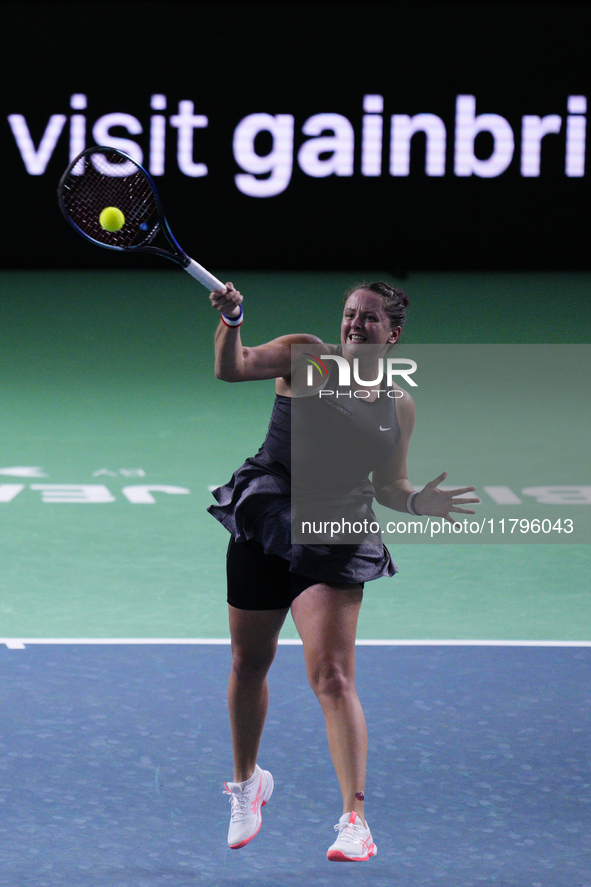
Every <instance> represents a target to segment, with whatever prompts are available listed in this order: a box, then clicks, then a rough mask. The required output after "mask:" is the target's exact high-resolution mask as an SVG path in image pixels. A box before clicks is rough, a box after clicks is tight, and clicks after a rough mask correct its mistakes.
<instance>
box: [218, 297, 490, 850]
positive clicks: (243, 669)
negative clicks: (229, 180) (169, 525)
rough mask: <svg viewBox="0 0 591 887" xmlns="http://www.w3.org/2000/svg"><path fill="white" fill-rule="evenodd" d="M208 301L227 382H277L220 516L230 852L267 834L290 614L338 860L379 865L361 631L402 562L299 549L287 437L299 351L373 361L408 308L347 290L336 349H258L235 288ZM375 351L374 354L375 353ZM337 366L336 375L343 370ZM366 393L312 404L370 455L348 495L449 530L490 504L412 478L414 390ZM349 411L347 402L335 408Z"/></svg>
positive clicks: (377, 551)
mask: <svg viewBox="0 0 591 887" xmlns="http://www.w3.org/2000/svg"><path fill="white" fill-rule="evenodd" d="M210 300H211V303H212V305H213V307H214V309H216V310H217V311H219V312H220V323H219V326H218V329H217V332H216V337H215V372H216V376H217V377H218V378H219V379H223V380H225V381H227V382H243V381H254V380H258V379H275V380H276V398H275V403H274V407H273V412H272V416H271V422H270V425H269V430H268V432H267V436H266V438H265V441H264V443H263V445H262V446H261V449H260V450H259V452H258V453H257V454H256V455H255V456H253V457H251V458H250V459H247V460H246V462H245V463H244V464H243V465H242V466H241V467H240V468H239V469H238V470H237V471H236V472H235V473H234V475H233V477H232V479H231V481H230V482H229V483H228V484H226V485H225V486H222V487H219V488H218V489H216V490H215V491H214V497H215V498H216V500H217V503H218V504H217V505H212V506H211V507H210V509H209V511H210V513H211V514H213V516H214V517H215V518H216V519H217V520H219V521H220V522H221V523H222V524H223V525H224V526H225V527H226V529H228V530H229V531H230V534H231V538H230V542H229V547H228V555H227V577H228V605H229V620H230V634H231V641H232V670H231V674H230V682H229V688H228V706H229V713H230V723H231V730H232V741H233V750H234V775H233V781H232V782H228V783H226V791H227V793H228V794H229V795H230V801H231V820H230V828H229V832H228V843H229V845H230V847H231V848H233V849H238V848H240V847H243V846H244V845H245V844H247V843H249V841H251V840H252V839H253V838H254V837H255V835H256V834H257V832H258V831H259V829H260V826H261V807H262V806H264V805H265V804H266V803H267V801H268V800H269V799H270V797H271V794H272V792H273V778H272V776H271V773H270V772H269V771H268V770H262V769H261V768H260V767H259V765H258V764H257V756H258V750H259V745H260V741H261V735H262V732H263V726H264V723H265V717H266V714H267V707H268V700H269V691H268V684H267V673H268V671H269V668H270V666H271V663H272V662H273V659H274V657H275V653H276V651H277V642H278V638H279V632H280V630H281V627H282V625H283V623H284V620H285V618H286V616H287V614H288V612H289V610H290V609H291V613H292V617H293V620H294V622H295V625H296V628H297V630H298V633H299V635H300V638H301V639H302V643H303V649H304V656H305V662H306V670H307V674H308V679H309V681H310V684H311V686H312V689H313V690H314V693H315V694H316V696H317V698H318V701H319V702H320V705H321V707H322V711H323V714H324V717H325V721H326V730H327V736H328V744H329V748H330V753H331V756H332V761H333V764H334V767H335V770H336V774H337V778H338V781H339V785H340V789H341V793H342V797H343V815H342V816H341V818H340V820H339V823H338V824H337V826H335V829H336V831H337V838H336V840H335V842H334V843H333V844H332V846H331V847H329V849H328V852H327V857H328V859H329V860H332V861H355V862H358V861H359V862H360V861H365V860H368V859H369V858H370V857H371V856H375V854H376V853H377V848H376V845H375V843H374V841H373V838H372V835H371V832H370V829H369V826H368V824H367V821H366V819H365V806H364V791H365V773H366V757H367V731H366V726H365V717H364V714H363V710H362V708H361V704H360V702H359V698H358V696H357V691H356V689H355V680H354V671H355V635H356V629H357V619H358V615H359V609H360V607H361V601H362V598H363V587H364V583H365V582H368V581H370V580H372V579H378V578H380V577H382V576H392V575H393V574H394V573H395V572H396V567H395V566H394V564H393V563H392V559H391V557H390V554H389V552H388V550H387V549H386V547H385V546H384V545H383V544H382V543H381V541H380V540H376V539H374V538H372V539H369V540H363V541H358V542H357V543H356V544H343V545H338V546H336V547H332V546H326V545H313V544H312V545H306V544H297V545H295V544H292V536H291V530H292V513H291V464H292V462H291V434H290V431H291V415H292V409H291V408H292V396H293V395H294V394H295V390H294V383H293V379H292V355H291V346H292V345H303V346H307V347H308V350H310V351H313V352H314V354H318V355H320V354H324V355H335V356H336V357H339V358H345V360H346V361H347V362H348V363H349V364H351V365H352V364H353V362H354V360H355V358H356V357H357V358H358V359H360V360H363V359H364V356H366V355H367V354H368V351H369V352H370V353H371V354H372V355H373V357H372V358H371V360H373V361H374V363H375V355H376V354H384V355H385V354H386V353H387V351H388V349H389V348H390V347H391V346H392V345H394V343H396V342H397V341H398V339H399V337H400V334H401V331H402V327H403V324H404V320H405V316H406V307H407V305H408V299H407V297H406V296H405V294H404V293H403V292H402V291H400V290H396V289H394V288H393V287H391V286H389V285H388V284H386V283H382V282H379V283H370V284H362V285H360V286H357V287H355V288H354V289H353V290H351V291H350V292H349V293H348V294H347V297H346V301H345V306H344V311H343V315H342V318H341V335H340V345H338V346H337V345H327V344H325V343H323V342H322V341H321V340H320V339H318V338H317V337H316V336H313V335H307V334H299V333H298V334H292V335H286V336H281V337H280V338H278V339H274V340H272V341H270V342H267V343H265V344H263V345H258V346H256V347H245V346H243V344H242V341H241V335H240V326H241V324H242V321H243V309H242V302H243V297H242V295H241V294H240V293H239V292H238V291H237V290H236V289H235V288H234V286H233V284H232V283H227V284H226V289H225V290H216V291H214V292H212V293H211V295H210ZM369 345H371V346H375V347H374V348H373V349H368V347H367V346H369ZM371 360H370V363H371ZM331 363H333V365H334V367H335V370H336V368H337V364H336V362H334V361H331ZM366 363H367V359H366ZM325 364H328V361H326V362H325ZM371 372H372V367H371V366H367V365H366V367H365V369H364V373H363V375H362V376H361V374H359V377H360V378H361V377H362V378H363V379H373V378H374V376H373V375H371ZM336 375H337V374H336V372H335V374H334V376H333V374H331V375H330V384H328V383H326V382H325V388H327V389H333V390H335V385H338V382H337V380H336V378H335V377H336ZM355 384H356V383H354V387H355ZM356 387H357V388H358V389H362V390H363V397H352V398H350V399H349V400H348V401H347V407H346V409H344V410H343V409H342V408H337V409H335V408H334V406H335V403H334V399H333V403H332V404H330V403H329V401H330V398H324V397H323V398H320V399H318V400H317V406H316V407H315V409H316V408H320V409H322V410H324V413H323V416H324V417H326V421H327V423H328V425H330V424H331V423H332V422H333V421H334V423H336V424H335V429H336V430H337V434H338V433H339V431H338V429H339V428H342V423H343V421H348V422H349V423H350V427H351V428H353V426H355V427H356V429H357V431H356V432H355V433H358V434H363V447H356V448H355V449H354V452H355V453H359V457H358V458H357V457H355V459H354V460H353V461H354V462H355V464H350V463H349V462H347V465H346V467H345V469H344V470H343V471H344V474H343V476H342V480H343V483H344V485H345V486H347V485H348V487H349V492H350V493H351V496H349V497H348V501H349V502H351V501H353V502H354V503H355V502H356V503H358V504H359V508H360V509H361V510H362V511H363V513H364V514H365V515H366V516H367V515H369V516H370V517H371V516H373V512H372V511H371V501H372V498H373V497H374V495H375V499H376V500H377V501H378V502H379V503H380V504H382V505H385V506H387V507H389V508H392V509H393V510H395V511H400V512H406V513H410V514H413V515H432V516H435V517H443V518H445V519H446V520H448V521H450V522H452V523H453V522H454V519H453V517H452V516H451V513H452V512H459V513H462V514H474V511H473V510H470V509H467V508H465V507H462V506H465V505H468V504H471V503H475V502H478V501H479V500H478V499H476V498H468V499H465V498H458V497H461V496H462V495H463V494H464V493H469V492H472V491H473V490H474V487H463V488H461V489H456V490H451V491H450V490H446V491H444V490H440V489H439V488H438V484H439V483H440V482H443V480H444V478H445V477H446V472H444V473H443V474H441V475H440V476H439V477H437V478H435V480H433V481H432V482H431V483H428V484H427V485H426V486H425V487H424V488H423V489H422V490H420V491H415V490H414V489H413V487H412V485H411V483H410V481H409V480H408V476H407V469H406V457H407V451H408V445H409V442H410V437H411V434H412V431H413V427H414V420H415V409H414V403H413V400H412V398H411V397H410V395H409V394H408V393H407V392H405V391H403V390H402V389H400V388H399V387H398V386H396V385H394V386H393V388H394V389H395V396H393V397H380V396H379V394H380V391H379V388H380V386H379V385H374V386H372V384H371V383H365V382H364V383H363V385H362V386H360V385H357V386H356ZM357 393H359V391H358V392H357ZM310 400H311V398H310ZM294 403H295V401H294ZM318 404H320V406H318ZM340 406H342V403H341V404H338V403H337V407H340ZM339 423H341V424H340V425H339ZM347 427H349V426H347ZM359 429H361V431H360V430H359ZM311 430H312V431H314V430H315V429H311ZM352 433H353V432H352ZM352 452H353V450H352ZM334 466H335V460H334V459H333V458H332V456H330V455H329V457H327V463H326V465H325V466H324V467H323V466H320V469H321V470H320V472H319V476H322V474H323V471H324V475H325V476H326V477H328V478H329V477H330V476H331V472H333V474H334V471H335V467H334ZM339 470H340V469H339ZM370 472H371V483H370V481H369V473H370ZM368 490H369V492H368ZM360 513H361V512H360Z"/></svg>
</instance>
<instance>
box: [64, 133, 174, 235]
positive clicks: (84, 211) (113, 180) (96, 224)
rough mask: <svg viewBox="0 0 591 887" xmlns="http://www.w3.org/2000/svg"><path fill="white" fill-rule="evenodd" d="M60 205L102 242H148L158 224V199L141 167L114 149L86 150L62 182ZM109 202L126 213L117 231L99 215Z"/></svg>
mask: <svg viewBox="0 0 591 887" xmlns="http://www.w3.org/2000/svg"><path fill="white" fill-rule="evenodd" d="M61 196H62V200H63V205H64V207H65V209H66V211H67V213H68V215H69V216H70V218H71V220H72V221H73V222H74V224H75V225H76V226H77V227H78V228H79V229H80V230H81V231H82V232H83V234H85V235H86V236H87V237H90V238H91V239H92V240H95V241H97V242H98V243H100V244H103V245H105V246H113V247H119V248H120V249H133V248H137V247H140V246H144V245H146V244H148V243H150V242H151V241H152V240H153V238H154V237H155V235H156V234H157V232H158V230H159V228H160V212H159V207H158V201H157V199H156V197H155V195H154V192H153V190H152V186H151V184H150V182H149V181H148V179H147V178H146V176H145V174H144V172H143V170H142V169H141V168H140V167H138V166H136V164H135V163H134V162H133V161H132V160H129V159H128V158H125V159H124V160H123V159H122V157H121V155H120V154H117V152H115V151H110V152H104V151H103V152H101V153H92V154H87V155H86V156H85V157H84V158H81V160H80V161H79V162H78V163H77V164H76V165H75V167H74V168H73V169H72V170H71V171H70V173H69V175H68V176H66V178H65V179H64V181H63V183H62V190H61ZM108 206H114V207H117V209H119V210H121V212H122V213H123V215H124V216H125V224H124V225H123V227H122V228H121V229H120V230H119V231H106V230H105V229H104V228H103V227H102V226H101V224H100V221H99V217H100V214H101V212H102V210H103V209H105V207H108Z"/></svg>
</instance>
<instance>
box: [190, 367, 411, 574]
mask: <svg viewBox="0 0 591 887" xmlns="http://www.w3.org/2000/svg"><path fill="white" fill-rule="evenodd" d="M324 389H325V390H327V391H331V392H332V394H329V395H325V394H323V395H322V396H318V395H313V396H309V397H298V398H291V397H285V396H283V395H281V394H278V395H276V397H275V403H274V406H273V412H272V415H271V421H270V423H269V429H268V431H267V436H266V438H265V440H264V442H263V445H262V446H261V448H260V450H259V451H258V453H257V454H256V455H255V456H252V457H251V458H249V459H247V460H246V462H245V463H244V464H243V465H241V466H240V468H238V470H237V471H235V472H234V474H233V476H232V479H231V480H230V481H229V482H228V483H227V484H224V486H221V487H218V488H217V489H215V490H213V496H214V498H215V499H216V500H217V503H218V504H217V505H211V506H210V507H209V508H208V509H207V510H208V511H209V513H210V514H211V515H213V517H215V518H216V520H218V521H220V523H221V524H223V526H224V527H225V528H226V529H227V530H228V531H229V532H230V533H231V534H232V537H233V539H234V540H235V541H236V542H243V541H246V540H248V539H253V538H254V539H256V541H257V542H259V543H260V544H261V545H262V546H263V548H264V550H265V552H266V553H267V554H276V555H279V556H280V557H282V558H284V559H285V560H287V561H288V562H289V565H290V567H289V569H290V571H291V572H292V573H297V574H299V575H302V576H306V577H309V578H310V579H313V580H314V581H316V582H327V583H328V584H335V585H337V584H343V585H352V584H356V583H359V582H368V581H370V580H372V579H378V578H380V577H382V576H393V575H394V573H396V572H397V568H396V566H395V564H394V563H393V562H392V559H391V557H390V553H389V551H388V549H387V548H386V547H385V545H384V544H383V542H382V541H381V534H379V533H378V534H376V533H374V534H369V535H366V534H363V535H362V536H361V537H359V538H360V539H362V540H363V541H360V542H359V543H358V544H334V543H333V544H292V521H293V515H294V512H298V513H299V512H302V513H303V514H304V516H309V517H316V518H321V517H323V516H327V515H328V516H330V515H332V516H334V515H335V514H338V515H341V516H345V517H347V518H349V519H350V520H352V521H354V520H357V521H362V520H364V519H366V520H367V521H368V522H371V521H375V520H376V519H375V515H374V513H373V510H372V503H373V498H374V494H375V490H374V487H373V485H372V483H371V482H370V480H369V474H370V472H371V471H373V470H375V469H376V468H379V467H380V466H382V465H384V464H385V463H386V462H387V461H388V460H389V459H390V458H391V457H392V454H393V452H394V450H395V448H396V445H397V443H398V441H399V439H400V428H399V425H398V419H397V415H396V399H395V398H394V397H393V396H392V394H393V393H394V390H393V389H386V388H385V387H384V389H383V390H382V391H381V393H380V396H379V397H378V398H376V400H374V401H373V402H371V403H369V402H368V401H366V400H364V399H361V398H359V397H355V396H354V392H353V391H352V390H351V389H345V388H340V387H339V386H338V373H337V372H336V367H335V371H333V373H332V374H331V376H330V377H329V379H328V381H327V382H326V383H325V385H324ZM389 391H390V392H392V394H389V393H388V392H389ZM292 430H293V434H292ZM292 444H293V447H292ZM337 538H338V537H337ZM348 538H351V537H348Z"/></svg>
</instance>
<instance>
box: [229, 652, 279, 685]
mask: <svg viewBox="0 0 591 887" xmlns="http://www.w3.org/2000/svg"><path fill="white" fill-rule="evenodd" d="M274 658H275V649H267V650H256V651H253V650H245V649H242V648H240V647H237V648H234V649H233V650H232V671H233V673H234V676H235V677H236V678H237V679H238V680H240V681H257V680H258V681H262V680H264V679H265V677H266V676H267V672H268V671H269V669H270V668H271V665H272V663H273V659H274Z"/></svg>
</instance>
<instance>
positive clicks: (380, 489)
mask: <svg viewBox="0 0 591 887" xmlns="http://www.w3.org/2000/svg"><path fill="white" fill-rule="evenodd" d="M397 408H398V422H399V424H400V432H401V437H400V441H399V443H398V446H397V447H396V450H395V452H394V455H393V456H392V459H391V460H390V462H388V464H387V465H386V466H385V467H384V468H381V469H379V470H378V471H374V473H373V476H372V481H373V484H374V487H375V488H376V501H377V502H379V503H380V505H385V506H386V507H387V508H392V509H393V510H394V511H405V512H407V513H408V508H407V502H408V497H409V496H410V494H411V493H413V492H414V487H413V485H412V484H411V482H410V481H409V479H408V471H407V465H406V460H407V453H408V445H409V442H410V437H411V434H412V431H413V428H414V423H415V406H414V401H413V399H412V397H411V396H410V394H408V392H406V391H405V392H404V394H403V396H402V397H401V398H399V400H398V401H397ZM446 477H447V471H444V472H443V473H442V474H440V475H439V476H438V477H436V478H434V480H432V481H430V482H429V483H428V484H425V486H424V487H423V489H422V490H420V491H419V492H418V493H417V495H416V497H415V498H414V501H413V511H414V513H416V514H417V515H423V514H428V515H430V516H431V517H442V518H444V519H445V520H447V521H449V523H451V524H454V523H456V521H455V520H454V518H453V517H452V516H451V512H454V513H460V514H475V513H476V512H475V511H474V510H473V509H471V508H464V507H463V506H464V505H472V504H477V503H478V502H480V499H477V498H469V499H464V498H459V497H463V495H464V493H472V492H474V490H475V487H458V488H457V489H455V490H440V489H439V486H438V484H440V483H442V482H443V481H444V480H445V478H446Z"/></svg>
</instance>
